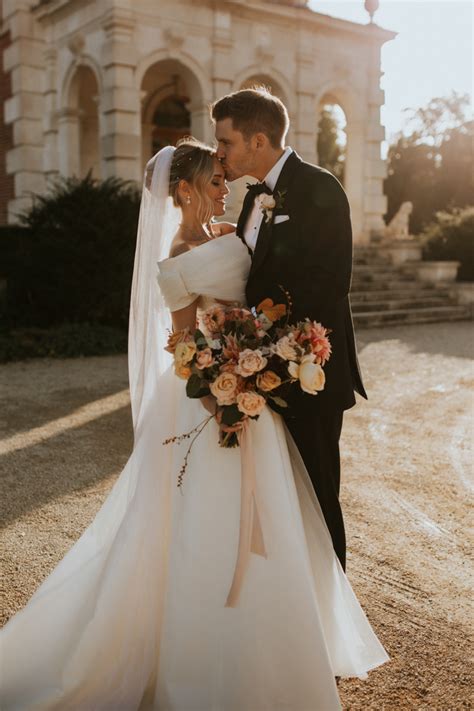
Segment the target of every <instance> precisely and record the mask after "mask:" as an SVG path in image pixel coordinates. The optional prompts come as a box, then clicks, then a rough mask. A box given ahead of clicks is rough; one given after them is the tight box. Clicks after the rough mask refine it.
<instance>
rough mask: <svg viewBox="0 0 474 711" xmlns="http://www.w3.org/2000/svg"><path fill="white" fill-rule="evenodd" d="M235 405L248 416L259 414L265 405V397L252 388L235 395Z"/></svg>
mask: <svg viewBox="0 0 474 711" xmlns="http://www.w3.org/2000/svg"><path fill="white" fill-rule="evenodd" d="M237 407H238V409H239V411H240V412H243V413H244V415H248V416H249V417H256V416H257V415H260V413H261V412H262V410H263V408H264V407H265V398H264V397H262V395H259V394H258V393H256V392H253V391H252V390H250V391H248V392H245V393H239V394H238V395H237Z"/></svg>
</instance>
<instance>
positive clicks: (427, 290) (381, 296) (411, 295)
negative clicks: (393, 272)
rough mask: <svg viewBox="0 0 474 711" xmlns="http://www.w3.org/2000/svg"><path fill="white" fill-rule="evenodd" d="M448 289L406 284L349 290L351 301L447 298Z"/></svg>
mask: <svg viewBox="0 0 474 711" xmlns="http://www.w3.org/2000/svg"><path fill="white" fill-rule="evenodd" d="M449 296H450V295H449V290H448V289H435V288H434V287H432V286H430V285H426V286H425V285H421V284H420V285H419V284H415V285H411V284H410V285H407V287H406V288H404V289H389V290H388V289H380V290H377V289H372V290H368V291H358V290H351V302H352V303H360V302H372V301H386V300H389V301H392V300H395V301H397V300H403V299H431V298H443V299H449Z"/></svg>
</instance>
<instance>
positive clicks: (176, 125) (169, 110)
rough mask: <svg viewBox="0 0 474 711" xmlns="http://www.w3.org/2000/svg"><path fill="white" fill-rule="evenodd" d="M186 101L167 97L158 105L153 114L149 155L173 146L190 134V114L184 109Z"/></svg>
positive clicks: (180, 98)
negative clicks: (150, 151)
mask: <svg viewBox="0 0 474 711" xmlns="http://www.w3.org/2000/svg"><path fill="white" fill-rule="evenodd" d="M186 103H187V99H185V98H182V97H176V96H168V97H167V98H166V99H163V100H162V101H160V103H159V104H158V106H157V108H156V110H155V113H154V114H153V129H152V134H151V141H152V145H151V149H152V153H151V155H154V154H155V153H156V152H157V151H159V150H160V149H161V148H164V146H175V145H176V142H177V141H178V140H179V139H180V138H183V136H189V134H190V133H191V114H190V112H189V111H188V109H187V108H186Z"/></svg>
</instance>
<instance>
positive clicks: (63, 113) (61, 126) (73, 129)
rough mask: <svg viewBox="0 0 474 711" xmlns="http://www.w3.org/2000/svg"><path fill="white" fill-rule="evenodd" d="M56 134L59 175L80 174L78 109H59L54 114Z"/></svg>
mask: <svg viewBox="0 0 474 711" xmlns="http://www.w3.org/2000/svg"><path fill="white" fill-rule="evenodd" d="M54 121H55V123H56V125H57V136H58V154H59V155H58V169H59V173H60V174H61V175H64V176H66V177H71V176H73V175H80V169H81V156H80V154H79V151H80V138H79V134H80V112H79V110H78V109H69V108H65V109H60V110H59V111H57V112H56V114H55V116H54Z"/></svg>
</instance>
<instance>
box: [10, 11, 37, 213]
mask: <svg viewBox="0 0 474 711" xmlns="http://www.w3.org/2000/svg"><path fill="white" fill-rule="evenodd" d="M30 5H31V3H30V2H29V1H28V0H4V2H3V13H4V16H3V20H4V25H5V28H6V29H8V30H9V31H10V37H11V44H10V45H9V46H8V47H7V49H6V50H5V52H4V55H3V60H4V68H5V71H6V72H11V87H12V96H11V98H9V99H7V101H6V102H5V106H4V117H5V123H8V124H12V126H13V148H12V149H11V150H10V151H8V153H7V156H6V166H7V173H9V174H10V175H13V178H14V190H15V198H14V199H13V200H11V201H10V202H9V205H8V221H9V222H15V221H16V217H17V215H18V213H19V212H21V211H22V210H24V209H26V208H27V207H28V206H29V205H30V204H31V197H30V195H29V193H31V192H34V193H38V192H43V191H44V187H45V181H44V174H43V124H42V119H43V115H44V95H43V90H44V80H45V76H44V68H43V64H44V61H43V60H44V57H43V49H44V42H43V39H42V37H41V36H40V35H39V28H38V26H36V25H35V21H34V18H33V16H32V14H31V11H30Z"/></svg>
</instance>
